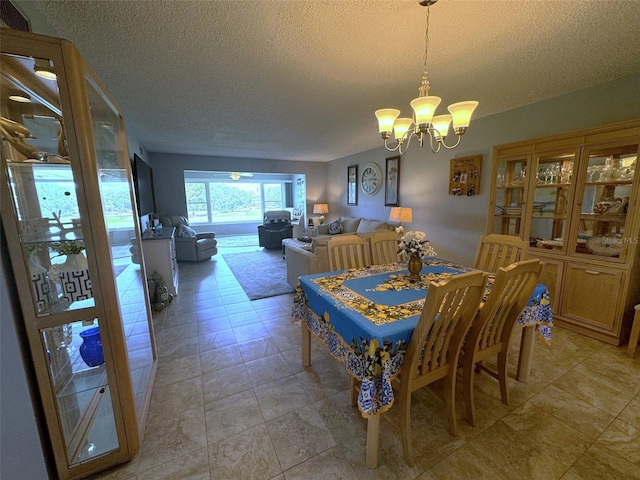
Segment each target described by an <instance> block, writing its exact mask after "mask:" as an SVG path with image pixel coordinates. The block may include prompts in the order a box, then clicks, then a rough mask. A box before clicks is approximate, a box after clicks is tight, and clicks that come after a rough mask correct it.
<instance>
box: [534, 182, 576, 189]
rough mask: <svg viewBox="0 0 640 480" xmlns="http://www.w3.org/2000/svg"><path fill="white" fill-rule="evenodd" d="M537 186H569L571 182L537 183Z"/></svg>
mask: <svg viewBox="0 0 640 480" xmlns="http://www.w3.org/2000/svg"><path fill="white" fill-rule="evenodd" d="M535 186H536V188H569V187H570V186H571V184H570V183H536V185H535Z"/></svg>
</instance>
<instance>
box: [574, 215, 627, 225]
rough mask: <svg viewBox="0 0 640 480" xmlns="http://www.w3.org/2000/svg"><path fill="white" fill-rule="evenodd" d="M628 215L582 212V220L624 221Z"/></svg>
mask: <svg viewBox="0 0 640 480" xmlns="http://www.w3.org/2000/svg"><path fill="white" fill-rule="evenodd" d="M626 218H627V215H626V214H624V213H622V214H611V215H609V214H606V213H602V214H600V213H581V214H580V219H581V220H589V221H593V222H615V223H624V221H625V220H626Z"/></svg>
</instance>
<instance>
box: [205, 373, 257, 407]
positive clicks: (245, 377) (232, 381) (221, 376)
mask: <svg viewBox="0 0 640 480" xmlns="http://www.w3.org/2000/svg"><path fill="white" fill-rule="evenodd" d="M251 388H252V385H251V380H250V379H249V374H248V373H247V369H246V367H245V366H244V364H238V365H232V366H231V367H227V368H223V369H221V370H214V371H212V372H209V373H205V374H203V375H202V392H203V396H204V404H205V409H206V408H208V405H209V404H210V403H211V402H215V401H216V400H220V399H221V398H225V397H229V396H231V395H234V394H236V393H239V392H242V391H244V390H250V389H251Z"/></svg>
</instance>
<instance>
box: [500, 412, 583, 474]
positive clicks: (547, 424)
mask: <svg viewBox="0 0 640 480" xmlns="http://www.w3.org/2000/svg"><path fill="white" fill-rule="evenodd" d="M502 421H503V422H504V423H505V424H506V425H508V426H509V427H510V428H511V429H512V430H513V431H514V432H518V434H519V435H515V434H512V435H511V437H512V438H514V439H517V441H518V442H519V443H522V442H523V441H525V440H526V444H528V445H531V446H532V447H534V448H535V449H536V450H537V451H542V452H546V455H547V456H548V457H550V458H553V459H556V460H557V461H558V462H561V463H562V464H563V465H564V466H566V467H569V466H571V465H572V464H573V463H574V462H575V461H576V460H577V459H578V458H579V457H580V455H582V454H583V453H584V452H585V451H586V450H587V449H588V448H589V447H590V446H591V443H592V439H591V438H589V437H588V436H586V435H584V434H582V433H580V432H579V431H578V430H576V429H575V428H573V427H571V426H570V425H568V424H567V423H565V422H564V421H562V420H560V419H558V418H556V417H554V416H553V415H551V414H550V413H548V412H547V411H545V409H543V408H541V407H537V406H536V405H535V404H533V403H532V402H527V403H525V404H524V405H523V406H521V407H520V408H517V409H516V410H514V411H513V412H511V413H510V414H509V415H507V416H506V417H504V418H503V419H502ZM503 430H504V429H503ZM536 456H537V457H538V459H539V455H536Z"/></svg>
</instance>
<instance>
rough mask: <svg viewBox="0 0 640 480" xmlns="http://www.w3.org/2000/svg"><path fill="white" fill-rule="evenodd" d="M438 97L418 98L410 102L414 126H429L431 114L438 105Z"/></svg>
mask: <svg viewBox="0 0 640 480" xmlns="http://www.w3.org/2000/svg"><path fill="white" fill-rule="evenodd" d="M440 101H441V98H440V97H432V96H430V97H418V98H414V99H413V100H411V107H413V111H414V112H415V118H416V125H424V124H430V123H431V119H432V118H433V114H434V113H435V111H436V108H438V105H440Z"/></svg>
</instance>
